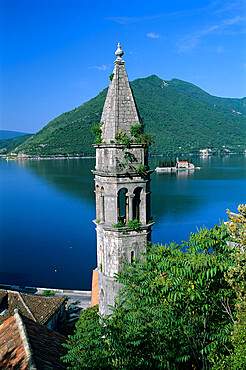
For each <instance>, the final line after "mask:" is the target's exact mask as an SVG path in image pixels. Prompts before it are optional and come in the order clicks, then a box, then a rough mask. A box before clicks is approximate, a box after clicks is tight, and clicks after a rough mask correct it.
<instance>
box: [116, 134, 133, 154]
mask: <svg viewBox="0 0 246 370" xmlns="http://www.w3.org/2000/svg"><path fill="white" fill-rule="evenodd" d="M115 140H116V142H117V144H122V149H123V150H125V149H126V148H129V147H130V144H131V138H130V137H129V136H128V135H127V134H126V133H125V132H124V133H123V132H122V131H120V132H119V133H118V134H117V135H116V136H115Z"/></svg>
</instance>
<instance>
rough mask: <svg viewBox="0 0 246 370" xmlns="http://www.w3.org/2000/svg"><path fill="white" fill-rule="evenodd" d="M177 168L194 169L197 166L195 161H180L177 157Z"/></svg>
mask: <svg viewBox="0 0 246 370" xmlns="http://www.w3.org/2000/svg"><path fill="white" fill-rule="evenodd" d="M176 168H177V169H178V170H181V169H184V170H185V169H186V170H194V168H195V166H194V164H193V163H189V162H188V161H180V160H179V159H178V158H177V162H176Z"/></svg>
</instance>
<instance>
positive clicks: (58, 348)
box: [0, 312, 66, 370]
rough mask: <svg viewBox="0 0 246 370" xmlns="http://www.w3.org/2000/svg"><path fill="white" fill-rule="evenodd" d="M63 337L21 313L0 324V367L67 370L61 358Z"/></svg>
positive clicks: (64, 339) (63, 350)
mask: <svg viewBox="0 0 246 370" xmlns="http://www.w3.org/2000/svg"><path fill="white" fill-rule="evenodd" d="M65 341H66V338H65V337H64V336H63V335H61V334H58V333H56V332H55V331H53V330H51V329H48V328H47V327H46V326H43V325H41V324H39V323H37V322H35V321H33V320H31V319H29V318H27V317H25V316H23V315H21V314H19V313H18V312H15V314H14V316H11V317H10V318H9V319H7V320H6V321H5V322H4V323H3V324H2V325H0V368H1V369H20V370H22V369H27V368H29V367H30V365H32V366H33V369H46V370H53V369H54V370H59V369H61V370H62V369H66V366H65V365H64V364H63V362H62V361H61V360H60V357H61V356H63V355H64V354H65V353H66V349H65V348H64V347H63V345H62V344H63V343H65Z"/></svg>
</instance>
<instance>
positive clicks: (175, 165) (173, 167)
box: [155, 158, 200, 172]
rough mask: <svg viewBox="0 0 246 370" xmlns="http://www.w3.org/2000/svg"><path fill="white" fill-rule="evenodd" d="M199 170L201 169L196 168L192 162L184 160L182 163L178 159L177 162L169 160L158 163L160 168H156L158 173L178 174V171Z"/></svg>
mask: <svg viewBox="0 0 246 370" xmlns="http://www.w3.org/2000/svg"><path fill="white" fill-rule="evenodd" d="M195 169H199V170H200V167H195V166H194V164H193V163H192V160H190V162H189V160H188V158H187V159H184V160H183V161H180V160H179V159H178V158H177V159H176V161H175V160H174V161H173V160H172V159H171V158H167V159H165V160H164V161H160V160H159V163H158V167H156V169H155V170H156V172H176V171H189V170H193V171H194V170H195Z"/></svg>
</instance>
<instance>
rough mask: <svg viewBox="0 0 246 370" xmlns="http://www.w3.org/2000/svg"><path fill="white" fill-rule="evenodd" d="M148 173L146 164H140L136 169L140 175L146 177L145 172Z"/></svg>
mask: <svg viewBox="0 0 246 370" xmlns="http://www.w3.org/2000/svg"><path fill="white" fill-rule="evenodd" d="M146 171H147V167H146V166H145V165H144V164H139V165H138V166H137V168H136V172H137V173H138V174H139V175H144V174H145V172H146Z"/></svg>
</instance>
